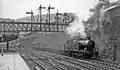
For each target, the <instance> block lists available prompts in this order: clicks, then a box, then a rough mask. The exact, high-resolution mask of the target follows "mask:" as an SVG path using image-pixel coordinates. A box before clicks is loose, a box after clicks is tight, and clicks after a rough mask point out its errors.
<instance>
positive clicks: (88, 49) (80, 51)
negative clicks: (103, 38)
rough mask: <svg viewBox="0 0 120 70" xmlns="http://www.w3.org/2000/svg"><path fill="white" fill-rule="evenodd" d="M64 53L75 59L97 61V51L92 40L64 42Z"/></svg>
mask: <svg viewBox="0 0 120 70" xmlns="http://www.w3.org/2000/svg"><path fill="white" fill-rule="evenodd" d="M89 38H90V37H89ZM64 53H65V55H68V56H72V57H75V58H84V59H98V56H99V49H98V48H97V47H95V41H93V40H86V39H83V38H81V39H79V40H74V39H69V40H67V41H66V45H65V47H64Z"/></svg>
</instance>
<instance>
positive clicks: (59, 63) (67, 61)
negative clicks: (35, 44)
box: [29, 51, 120, 70]
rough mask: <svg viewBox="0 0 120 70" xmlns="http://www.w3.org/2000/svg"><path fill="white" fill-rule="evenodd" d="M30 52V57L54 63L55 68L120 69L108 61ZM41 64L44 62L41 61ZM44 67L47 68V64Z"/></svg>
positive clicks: (70, 69)
mask: <svg viewBox="0 0 120 70" xmlns="http://www.w3.org/2000/svg"><path fill="white" fill-rule="evenodd" d="M29 53H30V54H31V55H32V56H30V57H35V58H37V60H35V59H33V60H34V61H36V62H37V63H38V64H40V62H43V61H44V62H43V63H48V65H53V66H54V67H56V69H55V70H120V69H118V67H117V65H114V64H111V63H108V62H102V61H95V60H91V61H85V60H79V59H74V58H71V57H67V56H63V55H58V54H54V53H48V52H43V51H39V52H35V51H30V52H29ZM31 59H32V58H31ZM38 59H39V60H38ZM40 60H42V61H40ZM40 65H43V64H42V63H41V64H40ZM42 67H43V68H45V66H42ZM41 70H43V69H41ZM46 70H49V69H46ZM52 70H53V69H52Z"/></svg>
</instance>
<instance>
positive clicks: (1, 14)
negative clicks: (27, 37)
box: [0, 0, 97, 19]
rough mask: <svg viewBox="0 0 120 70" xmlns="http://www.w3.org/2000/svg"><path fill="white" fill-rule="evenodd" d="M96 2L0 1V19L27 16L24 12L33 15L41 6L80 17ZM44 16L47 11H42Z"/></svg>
mask: <svg viewBox="0 0 120 70" xmlns="http://www.w3.org/2000/svg"><path fill="white" fill-rule="evenodd" d="M96 2H97V0H0V18H12V19H17V18H21V17H24V16H28V15H29V14H26V12H28V11H31V10H33V12H34V14H37V13H38V10H37V9H38V7H39V5H40V4H41V5H42V6H44V7H48V6H49V5H51V6H52V7H54V8H55V9H54V10H51V13H56V11H57V9H58V11H59V12H60V13H64V12H73V13H79V14H80V15H83V17H84V15H87V14H88V13H89V12H88V10H89V8H92V7H93V6H95V4H96ZM42 12H43V13H44V14H46V13H47V10H46V9H44V10H43V11H42Z"/></svg>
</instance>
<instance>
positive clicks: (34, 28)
mask: <svg viewBox="0 0 120 70" xmlns="http://www.w3.org/2000/svg"><path fill="white" fill-rule="evenodd" d="M68 25H69V24H57V23H33V22H0V32H9V33H10V32H13V33H14V32H28V31H30V32H64V29H65V28H66V27H67V26H68Z"/></svg>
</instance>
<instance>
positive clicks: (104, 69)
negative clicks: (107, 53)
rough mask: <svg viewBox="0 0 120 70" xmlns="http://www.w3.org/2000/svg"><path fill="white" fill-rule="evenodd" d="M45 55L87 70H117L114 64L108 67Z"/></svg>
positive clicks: (100, 63)
mask: <svg viewBox="0 0 120 70" xmlns="http://www.w3.org/2000/svg"><path fill="white" fill-rule="evenodd" d="M40 53H43V54H46V53H45V52H40ZM48 54H49V55H48ZM46 55H47V56H50V57H54V58H56V59H62V60H65V61H68V62H70V63H72V64H75V65H76V66H77V65H78V66H82V67H84V68H86V69H89V70H119V68H118V67H115V66H116V65H114V64H111V65H110V64H109V63H107V62H102V61H83V60H78V59H73V58H69V57H66V56H62V55H56V54H52V55H53V56H51V55H50V53H47V54H46ZM112 65H113V66H112Z"/></svg>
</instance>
